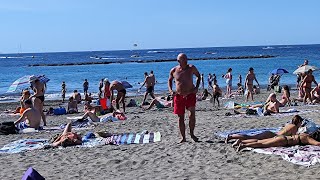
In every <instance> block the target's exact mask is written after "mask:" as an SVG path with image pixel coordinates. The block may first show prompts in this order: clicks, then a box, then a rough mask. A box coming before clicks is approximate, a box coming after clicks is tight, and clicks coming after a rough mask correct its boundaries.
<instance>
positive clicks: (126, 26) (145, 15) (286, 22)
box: [0, 0, 320, 53]
mask: <svg viewBox="0 0 320 180" xmlns="http://www.w3.org/2000/svg"><path fill="white" fill-rule="evenodd" d="M319 7H320V1H319V0H308V1H301V0H199V1H195V0H90V1H88V0H54V1H52V0H0V23H1V26H0V53H22V52H65V51H98V50H122V49H157V48H188V47H223V46H255V45H276V44H281V45H283V44H319V43H320V35H319V32H320V23H319V17H320V11H319ZM135 43H136V44H137V45H138V46H137V47H134V46H133V44H135Z"/></svg>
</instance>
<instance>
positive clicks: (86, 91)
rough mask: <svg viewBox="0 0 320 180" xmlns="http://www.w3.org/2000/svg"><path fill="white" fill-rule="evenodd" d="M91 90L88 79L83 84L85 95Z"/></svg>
mask: <svg viewBox="0 0 320 180" xmlns="http://www.w3.org/2000/svg"><path fill="white" fill-rule="evenodd" d="M88 89H89V82H88V80H87V79H85V80H84V82H83V94H84V95H86V94H87V93H88Z"/></svg>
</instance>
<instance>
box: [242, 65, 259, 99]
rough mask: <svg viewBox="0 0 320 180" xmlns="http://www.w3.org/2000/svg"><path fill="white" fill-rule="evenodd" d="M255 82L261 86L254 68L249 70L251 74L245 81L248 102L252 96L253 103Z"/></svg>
mask: <svg viewBox="0 0 320 180" xmlns="http://www.w3.org/2000/svg"><path fill="white" fill-rule="evenodd" d="M253 80H255V81H256V82H257V84H258V86H259V82H258V80H257V78H256V75H255V74H254V73H253V68H252V67H250V68H249V73H248V74H247V76H246V80H245V88H246V89H247V92H248V93H247V97H246V101H248V99H249V96H251V100H252V101H253Z"/></svg>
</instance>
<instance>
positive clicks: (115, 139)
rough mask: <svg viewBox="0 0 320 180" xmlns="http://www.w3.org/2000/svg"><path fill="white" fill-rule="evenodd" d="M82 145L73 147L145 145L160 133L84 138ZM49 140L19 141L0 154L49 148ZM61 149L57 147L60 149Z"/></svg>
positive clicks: (153, 140)
mask: <svg viewBox="0 0 320 180" xmlns="http://www.w3.org/2000/svg"><path fill="white" fill-rule="evenodd" d="M84 137H85V139H83V140H84V141H83V143H82V145H77V146H75V147H80V148H81V147H87V148H90V147H96V146H103V145H124V144H147V143H154V142H159V141H161V134H160V132H150V133H148V132H147V131H143V132H142V133H123V134H114V135H111V136H110V137H107V138H102V137H92V138H88V137H87V135H85V136H84ZM49 145H50V144H49V139H21V140H17V141H14V142H11V143H9V144H7V145H5V146H3V147H2V148H1V149H0V154H1V153H10V154H11V153H20V152H25V151H32V150H36V149H43V148H44V147H45V146H49ZM62 148H63V147H59V149H62Z"/></svg>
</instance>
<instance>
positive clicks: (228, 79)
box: [224, 68, 232, 97]
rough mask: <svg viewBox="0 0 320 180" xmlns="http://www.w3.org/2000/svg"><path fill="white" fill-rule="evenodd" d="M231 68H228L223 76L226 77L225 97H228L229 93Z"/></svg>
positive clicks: (230, 88)
mask: <svg viewBox="0 0 320 180" xmlns="http://www.w3.org/2000/svg"><path fill="white" fill-rule="evenodd" d="M231 72H232V69H231V68H229V69H228V71H227V73H226V75H224V78H225V79H226V85H227V92H226V97H229V96H230V94H231V90H232V74H231Z"/></svg>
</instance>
